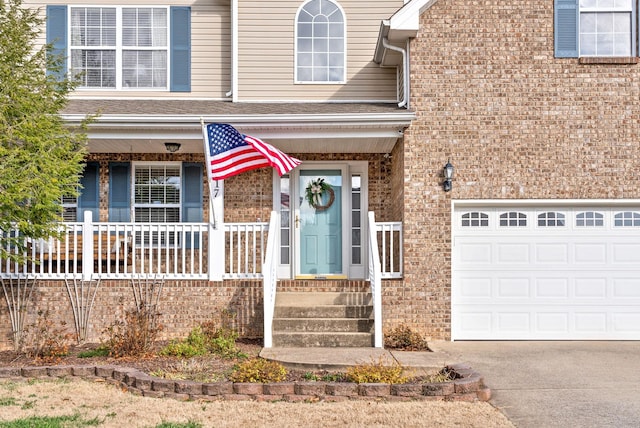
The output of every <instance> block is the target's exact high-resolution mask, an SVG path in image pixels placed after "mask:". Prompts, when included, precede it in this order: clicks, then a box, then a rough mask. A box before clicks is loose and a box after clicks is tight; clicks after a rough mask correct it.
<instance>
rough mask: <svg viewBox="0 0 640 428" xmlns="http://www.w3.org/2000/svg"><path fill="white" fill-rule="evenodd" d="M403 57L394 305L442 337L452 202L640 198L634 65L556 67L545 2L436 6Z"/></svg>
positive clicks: (446, 2) (639, 100)
mask: <svg viewBox="0 0 640 428" xmlns="http://www.w3.org/2000/svg"><path fill="white" fill-rule="evenodd" d="M411 52H412V57H411V86H412V95H411V106H412V109H413V110H415V111H416V112H417V120H416V121H415V122H414V123H413V124H412V126H411V127H410V128H409V129H408V130H407V131H406V132H405V141H404V180H405V182H404V195H403V197H404V230H405V254H404V255H405V281H404V292H405V294H404V296H403V297H402V303H401V304H400V303H399V305H401V307H403V308H404V310H406V312H407V313H409V314H411V317H412V318H411V319H412V322H413V323H414V324H415V325H416V326H417V327H419V328H420V329H421V330H422V331H423V332H424V333H425V334H426V335H428V336H429V337H433V338H441V339H448V338H450V331H451V330H450V310H451V309H450V296H451V292H450V287H451V238H450V237H451V224H450V219H451V212H450V211H451V199H530V198H545V199H546V198H549V199H570V198H594V199H606V198H615V199H617V198H640V182H639V180H638V178H637V177H638V176H637V174H636V172H637V171H638V170H639V168H640V154H639V152H638V150H637V148H638V146H639V145H640V68H639V66H638V65H636V64H627V65H625V64H579V63H578V59H575V58H574V59H555V58H554V54H553V2H552V1H528V0H519V1H517V0H516V1H509V2H506V1H502V0H491V1H489V0H486V1H474V2H469V1H465V0H439V1H438V2H436V3H435V5H434V6H433V7H431V8H430V9H428V10H427V11H426V12H425V13H423V15H422V17H421V30H420V32H419V35H418V37H417V38H416V39H415V40H413V41H412V45H411ZM448 159H451V163H452V164H453V165H454V166H455V168H456V175H455V178H454V181H453V190H452V191H451V192H449V193H445V192H443V190H442V186H441V183H442V172H441V171H442V167H443V166H444V164H445V163H446V162H447V160H448ZM395 298H397V299H399V296H396V297H395ZM413 317H415V318H413Z"/></svg>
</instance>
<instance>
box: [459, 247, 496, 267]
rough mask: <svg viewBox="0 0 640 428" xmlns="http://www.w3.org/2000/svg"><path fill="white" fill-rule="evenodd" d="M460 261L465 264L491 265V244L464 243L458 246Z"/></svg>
mask: <svg viewBox="0 0 640 428" xmlns="http://www.w3.org/2000/svg"><path fill="white" fill-rule="evenodd" d="M459 251H460V260H461V261H462V262H463V263H466V264H480V265H483V264H485V265H488V264H490V263H491V244H486V243H474V242H465V243H462V244H460V249H459Z"/></svg>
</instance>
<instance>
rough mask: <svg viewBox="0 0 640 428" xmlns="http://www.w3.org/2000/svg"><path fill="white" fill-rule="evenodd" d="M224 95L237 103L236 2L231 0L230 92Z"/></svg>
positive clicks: (236, 0)
mask: <svg viewBox="0 0 640 428" xmlns="http://www.w3.org/2000/svg"><path fill="white" fill-rule="evenodd" d="M225 95H226V96H227V97H231V96H232V99H231V101H232V102H234V103H235V102H237V101H238V0H231V90H230V91H229V92H227V93H226V94H225Z"/></svg>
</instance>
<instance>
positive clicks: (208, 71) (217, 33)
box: [24, 0, 231, 99]
mask: <svg viewBox="0 0 640 428" xmlns="http://www.w3.org/2000/svg"><path fill="white" fill-rule="evenodd" d="M48 4H67V5H68V4H78V5H83V6H86V5H99V6H105V5H107V6H108V5H116V6H121V5H126V4H128V3H126V2H123V1H122V0H104V1H94V2H87V1H80V0H77V1H61V0H52V1H47V2H46V3H40V2H34V1H26V2H25V3H24V6H25V7H33V8H37V7H40V8H42V9H41V11H42V14H43V15H44V13H45V10H44V6H46V5H48ZM132 4H134V5H136V6H145V5H152V6H157V5H164V6H191V25H192V28H191V37H192V40H191V71H192V74H191V92H182V93H179V92H169V91H168V90H167V91H153V90H148V91H147V90H145V91H128V90H121V91H111V90H99V91H96V90H76V92H75V94H74V95H73V96H81V97H94V96H98V97H109V98H119V97H122V98H206V99H227V97H226V96H225V94H226V93H227V92H228V91H229V90H230V89H231V47H230V46H231V6H230V2H229V0H222V1H221V0H211V1H208V2H196V3H193V2H190V1H188V0H175V1H171V2H164V3H163V2H158V1H153V0H140V1H136V2H135V3H132ZM44 36H45V35H44V33H43V34H42V38H41V40H40V41H39V42H40V43H44V42H45V39H44Z"/></svg>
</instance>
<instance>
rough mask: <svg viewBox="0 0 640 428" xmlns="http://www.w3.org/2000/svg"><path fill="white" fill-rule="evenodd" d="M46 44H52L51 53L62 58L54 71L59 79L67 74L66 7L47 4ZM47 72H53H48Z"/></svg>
mask: <svg viewBox="0 0 640 428" xmlns="http://www.w3.org/2000/svg"><path fill="white" fill-rule="evenodd" d="M47 44H51V45H53V50H52V53H53V54H54V55H60V56H62V57H63V58H64V60H63V62H62V68H61V70H60V71H59V72H57V73H55V75H56V77H57V78H58V79H59V80H62V79H63V78H64V75H65V74H67V59H66V58H67V7H66V6H51V5H50V6H47ZM49 74H53V72H50V73H49Z"/></svg>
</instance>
